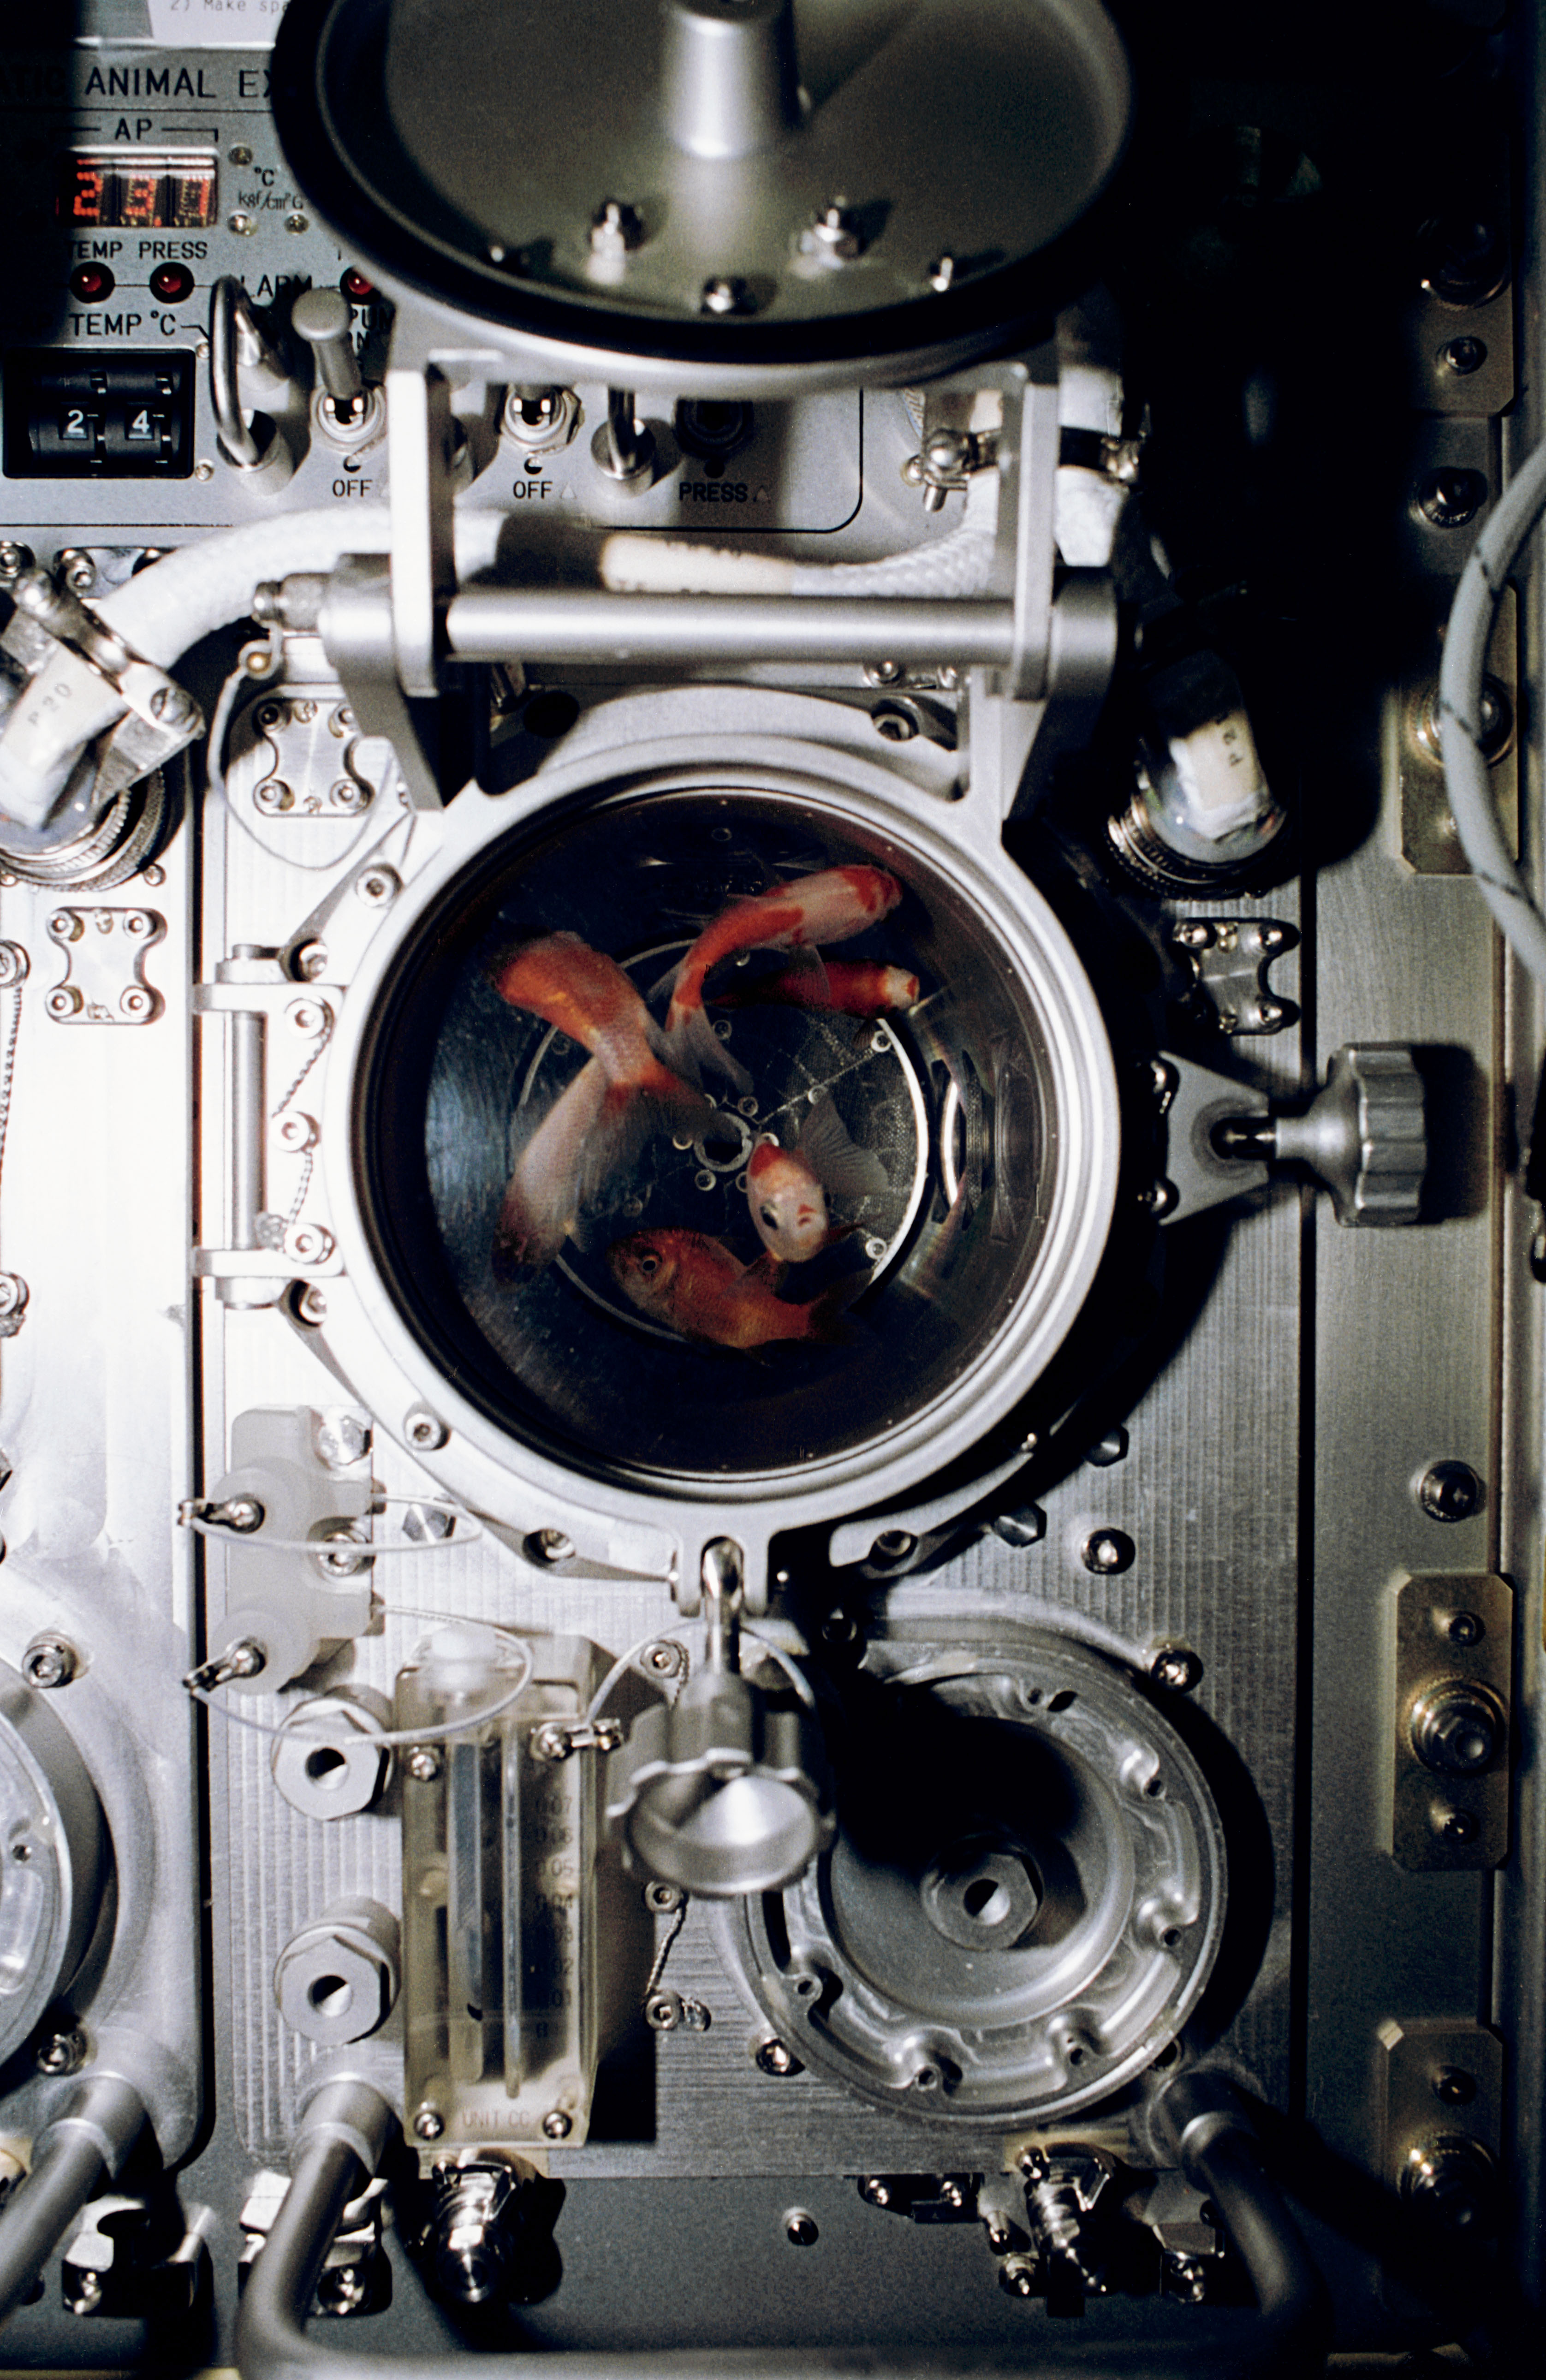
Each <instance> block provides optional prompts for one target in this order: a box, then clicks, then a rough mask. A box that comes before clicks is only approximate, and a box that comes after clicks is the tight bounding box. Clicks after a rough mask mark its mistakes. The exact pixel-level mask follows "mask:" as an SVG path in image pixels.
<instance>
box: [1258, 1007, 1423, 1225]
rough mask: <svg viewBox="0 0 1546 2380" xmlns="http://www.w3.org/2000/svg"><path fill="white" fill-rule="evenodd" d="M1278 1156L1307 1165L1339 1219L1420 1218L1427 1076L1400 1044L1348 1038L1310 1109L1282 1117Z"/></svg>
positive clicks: (1399, 1220)
mask: <svg viewBox="0 0 1546 2380" xmlns="http://www.w3.org/2000/svg"><path fill="white" fill-rule="evenodd" d="M1274 1131H1275V1142H1276V1146H1275V1149H1274V1152H1273V1153H1274V1155H1275V1156H1276V1157H1278V1158H1279V1159H1292V1160H1296V1161H1297V1162H1298V1163H1300V1164H1301V1165H1308V1166H1309V1169H1310V1171H1311V1172H1312V1173H1314V1174H1315V1175H1316V1176H1317V1178H1318V1179H1319V1180H1320V1181H1321V1182H1322V1183H1324V1184H1325V1186H1326V1188H1327V1189H1328V1190H1329V1191H1330V1192H1331V1194H1332V1204H1333V1208H1335V1211H1336V1219H1337V1221H1338V1222H1339V1223H1349V1224H1353V1223H1370V1224H1372V1223H1381V1224H1391V1223H1415V1222H1416V1221H1417V1220H1418V1214H1419V1211H1420V1208H1421V1203H1422V1184H1423V1176H1424V1173H1425V1172H1426V1171H1427V1167H1428V1131H1427V1123H1426V1118H1425V1115H1424V1109H1423V1086H1422V1076H1421V1075H1419V1074H1418V1069H1417V1062H1416V1061H1415V1059H1414V1058H1413V1056H1412V1052H1411V1050H1408V1049H1406V1047H1405V1046H1404V1045H1402V1044H1401V1043H1399V1042H1381V1041H1364V1042H1349V1043H1347V1044H1346V1045H1345V1047H1344V1048H1343V1049H1341V1050H1337V1051H1336V1053H1335V1055H1334V1056H1333V1059H1332V1062H1331V1064H1330V1066H1329V1067H1328V1068H1327V1070H1326V1083H1325V1087H1324V1089H1323V1090H1322V1091H1321V1092H1320V1093H1319V1095H1318V1096H1317V1098H1316V1099H1315V1100H1314V1102H1313V1103H1312V1105H1311V1107H1310V1110H1309V1114H1308V1115H1303V1116H1280V1117H1278V1118H1277V1119H1276V1123H1275V1127H1274Z"/></svg>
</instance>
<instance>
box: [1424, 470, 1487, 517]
mask: <svg viewBox="0 0 1546 2380" xmlns="http://www.w3.org/2000/svg"><path fill="white" fill-rule="evenodd" d="M1486 501H1487V482H1486V480H1484V479H1483V478H1482V476H1481V473H1480V472H1479V471H1465V470H1461V469H1459V468H1457V467H1456V466H1455V465H1454V464H1448V465H1445V466H1443V467H1442V468H1440V469H1439V470H1437V471H1430V472H1429V474H1428V477H1427V478H1426V479H1425V480H1423V482H1422V485H1421V486H1420V487H1419V489H1418V512H1419V513H1420V514H1421V515H1422V516H1423V518H1424V520H1426V521H1429V522H1430V523H1431V524H1432V526H1433V527H1434V528H1465V526H1466V524H1467V521H1473V520H1475V518H1476V516H1477V515H1478V513H1479V511H1480V510H1481V507H1482V505H1483V504H1485V503H1486Z"/></svg>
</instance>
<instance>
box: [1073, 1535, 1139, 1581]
mask: <svg viewBox="0 0 1546 2380" xmlns="http://www.w3.org/2000/svg"><path fill="white" fill-rule="evenodd" d="M1137 1555H1138V1548H1137V1547H1136V1546H1135V1545H1134V1543H1133V1541H1132V1539H1131V1537H1129V1536H1126V1533H1125V1532H1124V1531H1123V1530H1121V1529H1096V1530H1095V1531H1094V1532H1093V1533H1092V1534H1091V1535H1090V1536H1088V1537H1086V1539H1085V1541H1084V1544H1083V1545H1082V1546H1081V1547H1080V1548H1079V1560H1081V1561H1082V1562H1083V1564H1084V1566H1085V1568H1086V1570H1088V1571H1093V1572H1094V1573H1095V1575H1096V1577H1097V1578H1114V1577H1115V1576H1116V1575H1117V1573H1119V1572H1121V1571H1125V1570H1130V1569H1131V1568H1132V1566H1133V1563H1134V1560H1136V1559H1137Z"/></svg>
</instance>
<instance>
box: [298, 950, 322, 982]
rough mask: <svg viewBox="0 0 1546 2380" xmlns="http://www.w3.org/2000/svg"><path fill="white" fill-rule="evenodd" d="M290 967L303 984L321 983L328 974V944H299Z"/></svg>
mask: <svg viewBox="0 0 1546 2380" xmlns="http://www.w3.org/2000/svg"><path fill="white" fill-rule="evenodd" d="M290 966H291V969H292V970H293V972H294V974H295V975H296V977H298V980H299V981H300V982H301V983H321V981H322V979H323V976H324V975H325V974H326V973H327V945H326V943H325V942H301V943H299V944H298V947H297V949H296V951H295V953H294V954H293V956H292V957H291V960H290Z"/></svg>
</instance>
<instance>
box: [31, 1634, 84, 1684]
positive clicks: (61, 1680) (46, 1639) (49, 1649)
mask: <svg viewBox="0 0 1546 2380" xmlns="http://www.w3.org/2000/svg"><path fill="white" fill-rule="evenodd" d="M79 1673H80V1656H79V1653H78V1652H77V1651H76V1649H75V1646H74V1645H72V1644H71V1643H70V1641H69V1639H68V1637H67V1636H55V1635H53V1634H52V1633H50V1634H46V1635H43V1636H34V1637H33V1639H32V1641H31V1643H30V1645H28V1647H27V1650H26V1651H25V1653H23V1655H22V1657H21V1674H22V1676H23V1677H24V1678H25V1679H26V1681H27V1682H28V1684H29V1685H30V1686H37V1687H39V1688H41V1689H42V1690H43V1691H44V1692H46V1691H47V1690H48V1689H49V1688H51V1687H54V1686H67V1685H68V1684H69V1682H70V1680H71V1679H72V1678H75V1677H78V1676H79Z"/></svg>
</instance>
